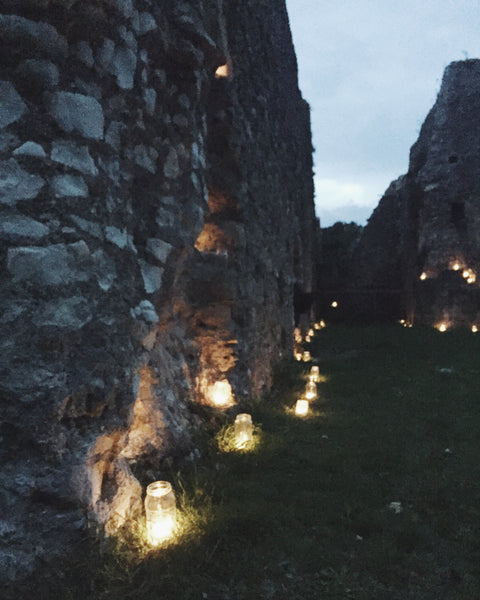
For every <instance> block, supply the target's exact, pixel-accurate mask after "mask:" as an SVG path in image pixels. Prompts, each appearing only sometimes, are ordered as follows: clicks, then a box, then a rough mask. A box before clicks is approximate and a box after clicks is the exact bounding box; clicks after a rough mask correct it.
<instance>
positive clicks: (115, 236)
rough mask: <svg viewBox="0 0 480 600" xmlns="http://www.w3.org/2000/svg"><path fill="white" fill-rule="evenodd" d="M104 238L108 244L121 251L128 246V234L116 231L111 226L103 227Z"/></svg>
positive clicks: (116, 228) (115, 228)
mask: <svg viewBox="0 0 480 600" xmlns="http://www.w3.org/2000/svg"><path fill="white" fill-rule="evenodd" d="M105 237H106V238H107V240H108V241H109V242H111V243H112V244H115V246H118V247H119V248H120V249H121V250H123V249H124V248H126V247H127V246H128V234H127V232H126V231H125V230H121V229H118V227H113V226H112V225H107V226H106V227H105Z"/></svg>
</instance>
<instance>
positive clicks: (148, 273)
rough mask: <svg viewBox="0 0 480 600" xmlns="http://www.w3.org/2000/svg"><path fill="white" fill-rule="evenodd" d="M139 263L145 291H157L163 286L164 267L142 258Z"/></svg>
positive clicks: (149, 292)
mask: <svg viewBox="0 0 480 600" xmlns="http://www.w3.org/2000/svg"><path fill="white" fill-rule="evenodd" d="M139 263H140V269H141V272H142V278H143V285H144V287H145V291H146V292H147V294H153V293H154V292H157V291H158V290H159V289H160V288H161V286H162V275H163V269H161V268H160V267H155V266H154V265H151V264H150V263H147V262H145V261H144V260H140V261H139Z"/></svg>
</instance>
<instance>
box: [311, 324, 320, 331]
mask: <svg viewBox="0 0 480 600" xmlns="http://www.w3.org/2000/svg"><path fill="white" fill-rule="evenodd" d="M313 328H314V329H316V330H317V331H318V330H319V329H321V328H322V327H321V325H320V323H315V324H314V326H313Z"/></svg>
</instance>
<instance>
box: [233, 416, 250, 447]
mask: <svg viewBox="0 0 480 600" xmlns="http://www.w3.org/2000/svg"><path fill="white" fill-rule="evenodd" d="M234 430H235V445H236V446H237V448H244V447H245V446H247V445H248V444H250V443H251V442H253V423H252V416H251V415H249V414H248V413H241V414H239V415H237V416H236V417H235V424H234Z"/></svg>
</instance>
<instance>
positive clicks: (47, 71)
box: [18, 58, 60, 89]
mask: <svg viewBox="0 0 480 600" xmlns="http://www.w3.org/2000/svg"><path fill="white" fill-rule="evenodd" d="M18 71H19V73H20V74H21V75H23V77H28V79H29V80H30V82H31V83H33V84H36V85H37V86H38V87H40V88H46V89H49V88H54V87H56V86H57V85H58V82H59V81H60V73H59V71H58V67H57V65H55V64H54V63H52V62H51V61H49V60H37V59H34V58H31V59H27V60H24V61H22V62H21V63H20V65H19V67H18Z"/></svg>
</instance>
